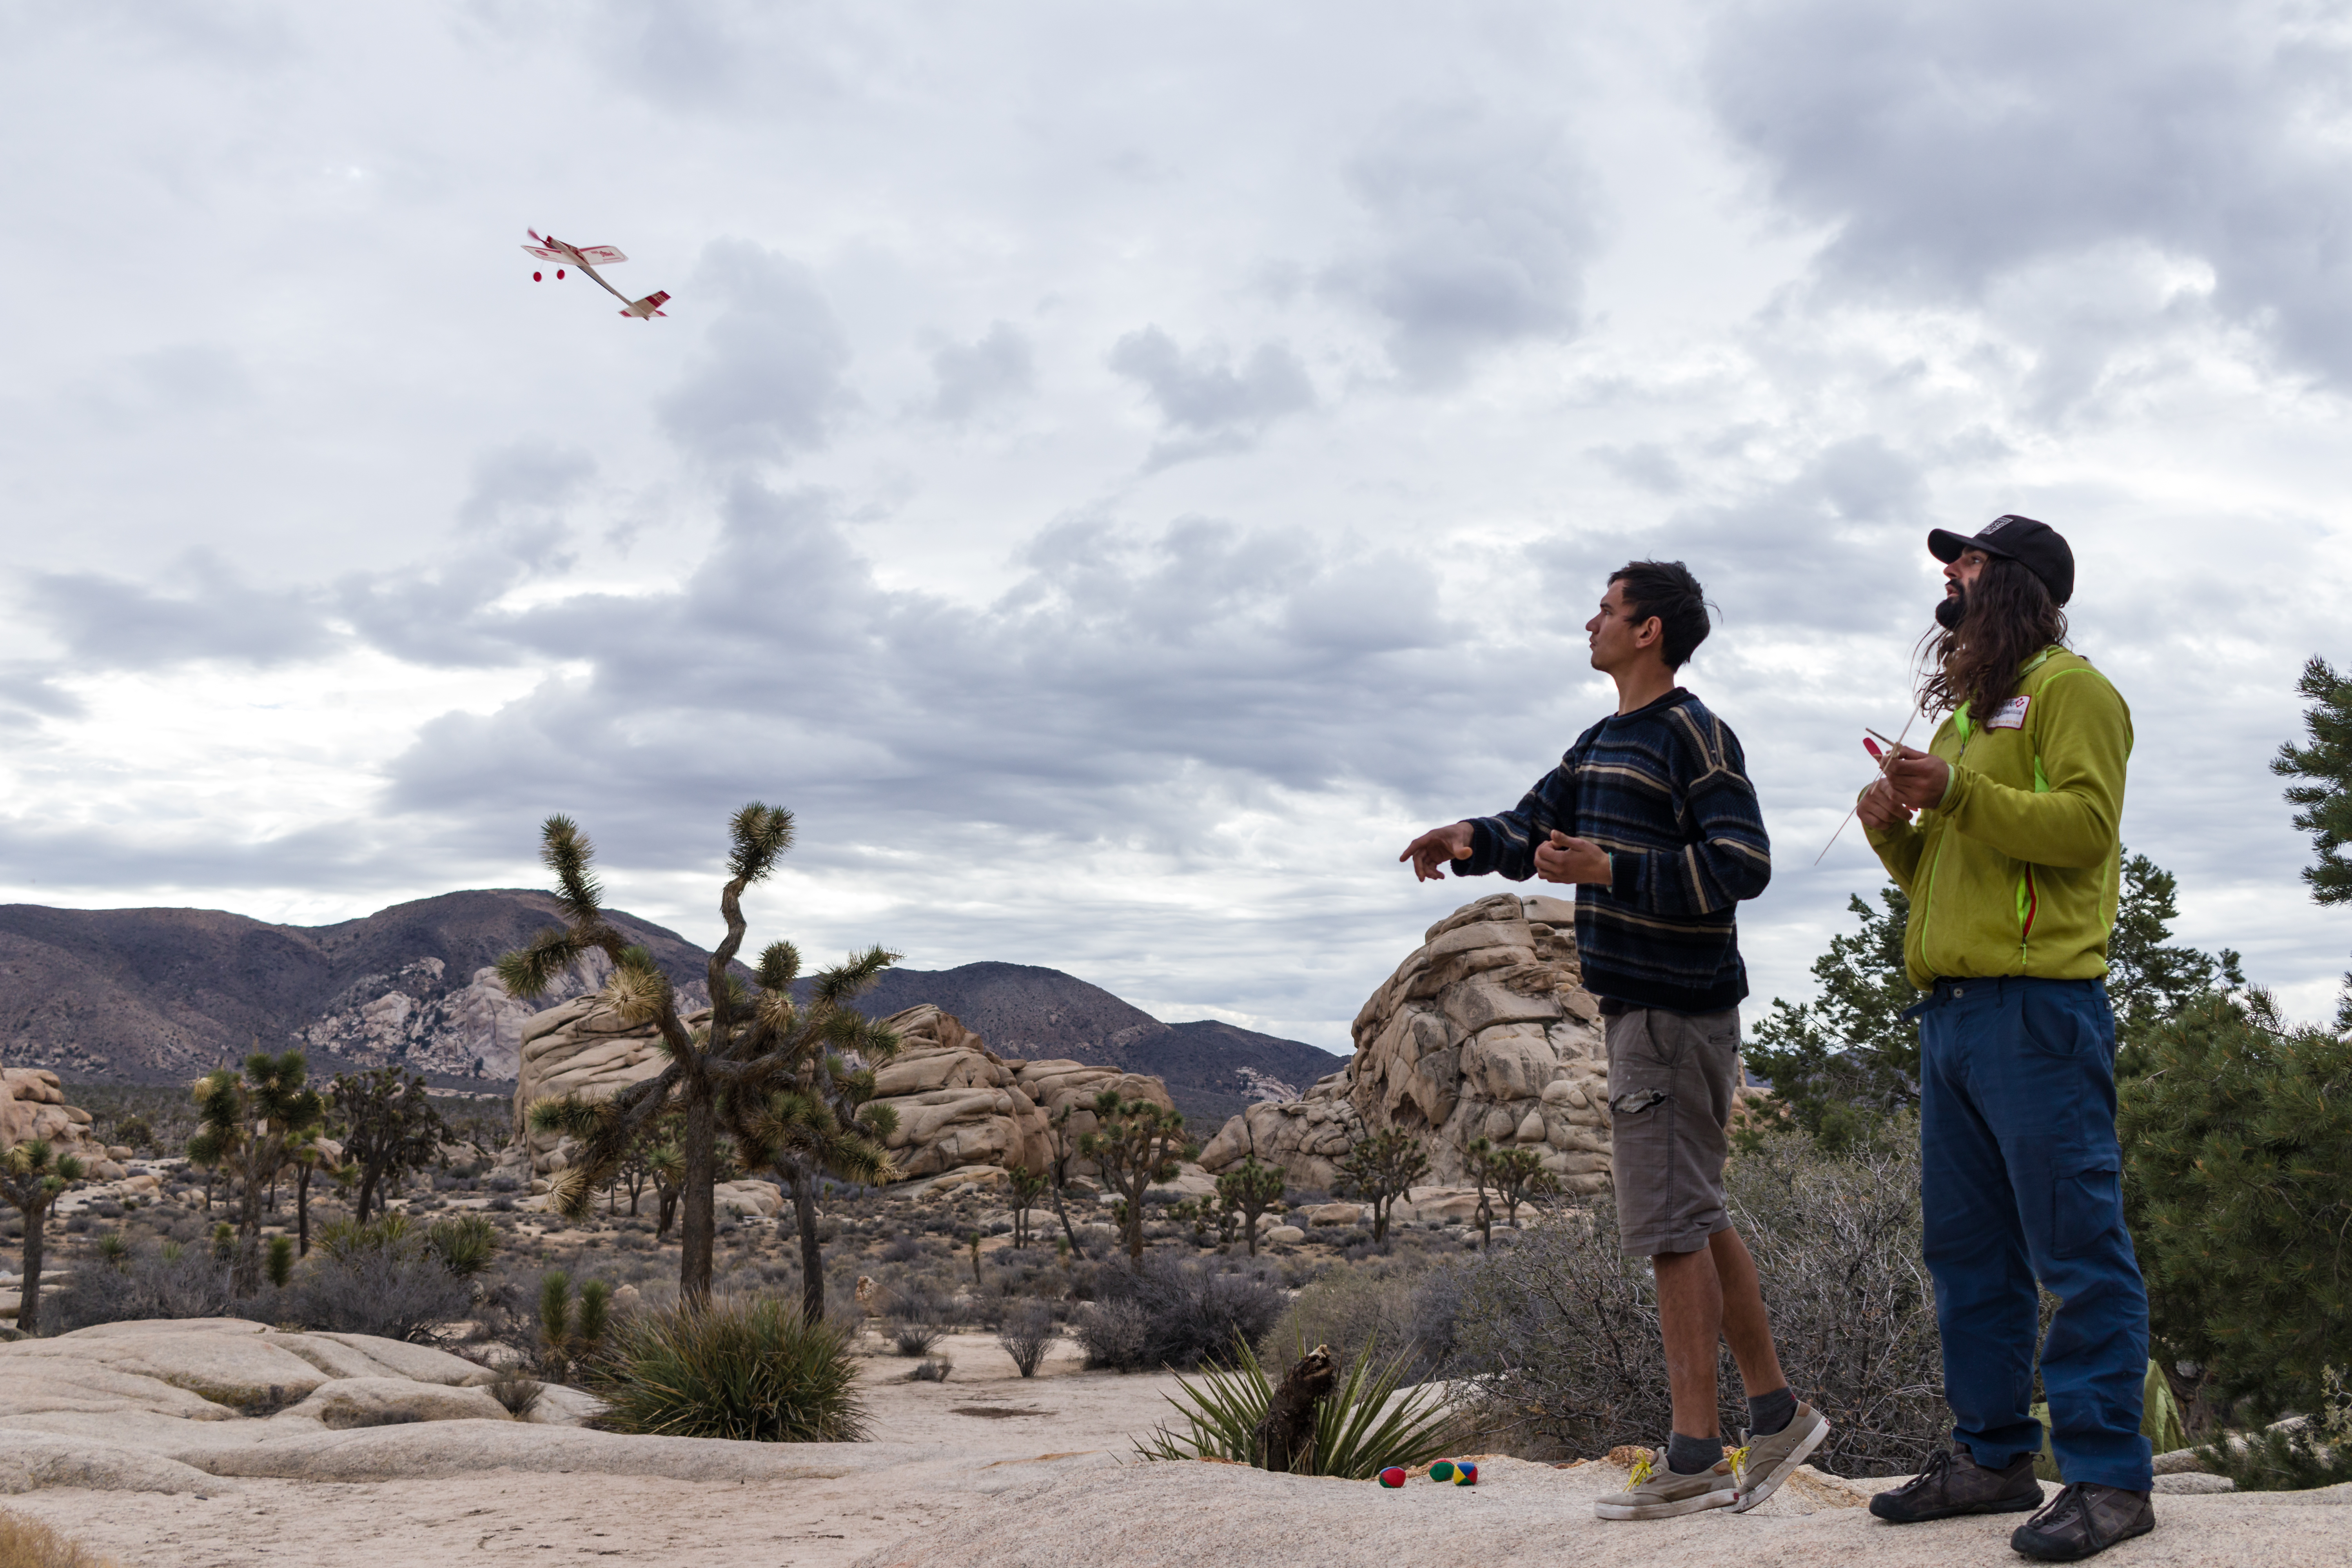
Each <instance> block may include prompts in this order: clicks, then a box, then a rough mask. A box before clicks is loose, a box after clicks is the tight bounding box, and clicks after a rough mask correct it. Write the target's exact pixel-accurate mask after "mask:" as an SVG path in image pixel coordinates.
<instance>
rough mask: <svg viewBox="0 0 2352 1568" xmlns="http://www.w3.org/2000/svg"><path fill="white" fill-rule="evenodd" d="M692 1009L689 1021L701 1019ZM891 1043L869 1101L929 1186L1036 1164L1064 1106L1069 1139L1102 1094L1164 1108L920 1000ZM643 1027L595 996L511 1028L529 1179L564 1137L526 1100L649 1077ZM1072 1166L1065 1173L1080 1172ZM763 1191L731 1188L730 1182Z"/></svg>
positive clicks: (1117, 1077) (1139, 1085)
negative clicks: (1035, 1055)
mask: <svg viewBox="0 0 2352 1568" xmlns="http://www.w3.org/2000/svg"><path fill="white" fill-rule="evenodd" d="M709 1017H710V1012H709V1008H704V1009H703V1010H701V1011H700V1012H698V1013H694V1014H691V1015H689V1016H688V1017H687V1019H686V1023H687V1026H688V1027H689V1028H692V1027H694V1026H698V1025H700V1024H704V1023H708V1022H709ZM883 1022H884V1024H885V1026H887V1027H888V1028H889V1029H891V1030H892V1031H893V1032H895V1033H896V1034H897V1035H898V1038H899V1041H900V1045H899V1049H898V1054H897V1055H896V1056H894V1057H893V1058H891V1059H890V1060H888V1061H887V1062H885V1063H883V1064H882V1065H881V1067H880V1068H878V1069H877V1071H876V1073H875V1091H876V1092H875V1100H876V1101H877V1103H879V1104H883V1105H887V1106H889V1107H890V1108H891V1109H892V1110H895V1111H896V1112H897V1113H898V1129H897V1131H894V1132H892V1133H891V1135H890V1141H889V1147H890V1152H891V1154H892V1156H893V1157H894V1158H895V1159H896V1160H897V1162H898V1169H899V1172H900V1173H901V1174H902V1175H903V1176H905V1177H907V1178H910V1179H913V1178H920V1179H924V1180H928V1181H929V1182H931V1184H932V1185H933V1187H934V1188H936V1189H939V1190H945V1189H947V1188H950V1187H954V1186H961V1185H969V1184H995V1183H999V1182H1002V1181H1003V1180H1004V1179H1005V1175H1006V1173H1007V1172H1008V1171H1009V1170H1010V1168H1011V1167H1013V1166H1014V1165H1026V1166H1028V1167H1029V1168H1030V1169H1031V1170H1033V1171H1040V1172H1042V1171H1044V1170H1045V1169H1046V1167H1047V1166H1048V1164H1049V1163H1051V1161H1052V1151H1051V1128H1052V1123H1053V1121H1054V1119H1055V1117H1056V1116H1057V1115H1059V1114H1060V1113H1061V1112H1062V1111H1063V1110H1064V1109H1065V1108H1067V1109H1068V1110H1069V1116H1068V1121H1067V1130H1068V1136H1069V1138H1070V1142H1071V1146H1072V1147H1073V1148H1075V1147H1076V1140H1077V1138H1079V1137H1080V1136H1083V1135H1084V1134H1085V1133H1087V1132H1090V1131H1093V1130H1094V1125H1095V1119H1094V1114H1093V1112H1092V1111H1090V1110H1087V1109H1086V1106H1087V1102H1089V1101H1091V1100H1093V1099H1094V1098H1095V1097H1096V1096H1097V1095H1098V1094H1100V1093H1101V1092H1102V1091H1103V1090H1104V1089H1117V1090H1118V1092H1119V1094H1120V1095H1121V1096H1122V1097H1123V1098H1126V1099H1129V1100H1150V1101H1152V1102H1153V1103H1155V1104H1158V1105H1161V1106H1168V1107H1170V1108H1171V1109H1173V1106H1172V1102H1171V1100H1169V1098H1168V1088H1167V1086H1166V1085H1165V1084H1163V1083H1161V1082H1160V1080H1159V1079H1156V1078H1147V1077H1144V1076H1142V1075H1139V1074H1136V1073H1126V1072H1121V1071H1119V1070H1118V1068H1112V1067H1102V1066H1097V1065H1095V1064H1092V1063H1087V1062H1076V1061H1065V1060H1058V1059H1055V1060H1038V1061H1027V1060H1023V1059H1020V1058H1005V1057H1000V1056H998V1055H997V1054H996V1053H995V1052H993V1051H992V1050H990V1049H989V1048H988V1046H987V1043H986V1042H985V1041H983V1040H982V1038H981V1037H980V1036H978V1035H976V1034H974V1033H973V1032H972V1031H971V1030H970V1029H968V1028H966V1027H964V1026H963V1024H962V1023H961V1021H960V1020H958V1019H957V1018H956V1017H955V1016H952V1015H951V1014H948V1013H943V1012H941V1011H940V1009H939V1008H937V1007H933V1006H929V1005H925V1006H920V1007H910V1008H908V1009H907V1010H906V1011H905V1012H902V1013H898V1014H894V1015H892V1016H890V1017H888V1018H887V1019H885V1020H884V1021H883ZM666 1059H667V1058H665V1057H664V1056H663V1054H662V1051H661V1049H660V1046H659V1043H658V1041H657V1040H656V1036H655V1031H654V1027H653V1026H652V1025H650V1024H635V1025H633V1024H627V1023H625V1022H623V1021H622V1019H621V1017H620V1016H619V1015H618V1014H617V1013H615V1012H614V1010H613V1009H612V1008H611V1007H609V1006H607V1005H605V1004H604V1001H603V1000H602V998H601V997H597V996H583V997H579V998H576V999H575V1000H573V1001H570V1002H566V1003H563V1004H562V1005H560V1006H555V1007H551V1008H549V1009H548V1010H547V1011H545V1012H543V1013H541V1014H540V1015H538V1016H536V1017H534V1018H532V1019H531V1020H530V1023H528V1024H526V1025H525V1026H523V1030H522V1043H521V1047H520V1066H519V1068H518V1071H517V1081H516V1086H515V1140H516V1147H517V1149H518V1151H519V1152H521V1153H524V1154H527V1155H528V1157H529V1159H530V1166H531V1173H532V1174H533V1175H534V1176H535V1177H538V1178H540V1179H541V1180H544V1179H545V1178H546V1177H548V1176H550V1175H551V1174H553V1173H555V1172H557V1171H560V1170H562V1169H563V1168H564V1166H565V1164H566V1163H568V1161H569V1158H570V1152H571V1151H570V1141H569V1140H568V1139H565V1138H562V1137H559V1136H555V1135H552V1134H549V1133H543V1132H537V1131H532V1130H531V1128H530V1107H531V1105H532V1104H533V1103H534V1102H536V1101H538V1100H552V1099H558V1098H561V1097H562V1096H566V1095H576V1096H578V1097H580V1098H581V1099H583V1100H604V1099H609V1098H610V1097H611V1096H613V1095H614V1094H617V1093H618V1092H620V1090H622V1089H625V1088H626V1087H627V1086H628V1085H630V1084H633V1083H636V1082H639V1081H641V1080H643V1079H649V1078H652V1077H655V1076H656V1075H657V1074H658V1073H659V1072H660V1071H661V1070H662V1068H663V1066H664V1065H665V1062H666ZM1091 1170H1092V1166H1091V1165H1090V1164H1088V1163H1085V1162H1079V1161H1073V1162H1072V1173H1074V1174H1075V1173H1087V1172H1091ZM730 1185H734V1186H750V1185H753V1184H750V1183H736V1184H730ZM757 1185H761V1186H768V1185H769V1184H765V1183H760V1184H757Z"/></svg>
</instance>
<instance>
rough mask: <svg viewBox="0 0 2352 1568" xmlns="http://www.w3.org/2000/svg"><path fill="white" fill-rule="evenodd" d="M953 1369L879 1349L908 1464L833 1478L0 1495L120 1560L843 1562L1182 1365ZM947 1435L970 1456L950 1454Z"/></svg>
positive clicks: (144, 1563)
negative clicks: (915, 1369)
mask: <svg viewBox="0 0 2352 1568" xmlns="http://www.w3.org/2000/svg"><path fill="white" fill-rule="evenodd" d="M940 1350H941V1351H943V1352H946V1353H947V1354H948V1355H949V1356H950V1357H951V1358H952V1360H953V1361H954V1363H955V1365H954V1371H953V1373H951V1374H950V1377H949V1379H948V1381H947V1382H945V1383H943V1384H941V1383H912V1382H908V1381H907V1380H906V1374H907V1372H908V1368H909V1367H911V1366H912V1365H913V1363H911V1362H908V1361H906V1360H904V1359H902V1358H900V1357H898V1356H896V1355H877V1356H874V1357H872V1358H870V1359H868V1360H867V1361H866V1363H865V1367H864V1376H863V1384H864V1387H865V1393H866V1402H867V1406H868V1409H869V1411H870V1412H871V1415H872V1417H873V1426H872V1431H871V1436H872V1437H873V1439H874V1441H875V1443H876V1445H877V1447H878V1448H889V1447H898V1446H906V1447H909V1448H916V1449H920V1450H921V1451H922V1452H921V1456H920V1457H915V1456H912V1455H910V1456H909V1458H908V1462H906V1463H903V1464H898V1465H892V1466H889V1467H887V1468H882V1469H879V1470H877V1471H875V1472H872V1473H868V1474H863V1475H857V1476H852V1477H846V1478H844V1479H837V1480H795V1481H789V1482H772V1483H760V1484H752V1483H737V1482H730V1483H697V1482H688V1481H675V1480H665V1479H656V1478H651V1477H637V1476H601V1475H592V1474H579V1475H564V1474H559V1475H546V1474H529V1475H526V1474H519V1473H516V1472H513V1471H491V1472H488V1473H487V1474H484V1475H482V1476H480V1477H478V1478H475V1479H437V1480H417V1481H375V1482H367V1483H363V1484H357V1485H344V1484H334V1483H322V1482H309V1481H286V1480H252V1479H247V1480H241V1481H238V1482H237V1483H236V1487H235V1489H234V1490H233V1491H231V1492H230V1493H229V1494H227V1495H225V1496H221V1497H215V1498H213V1499H210V1500H199V1499H195V1498H191V1497H175V1496H166V1495H162V1494H157V1493H150V1492H96V1491H82V1490H78V1489H58V1488H52V1489H43V1490H40V1491H36V1492H29V1493H26V1494H24V1495H22V1496H17V1497H11V1498H6V1499H0V1507H5V1508H8V1509H11V1510H15V1511H16V1512H19V1513H24V1514H29V1515H31V1516H33V1517H35V1518H37V1519H40V1520H43V1521H47V1523H49V1524H51V1525H53V1526H55V1527H56V1528H58V1529H59V1530H63V1531H68V1532H70V1533H71V1534H73V1535H74V1536H76V1537H77V1538H79V1540H81V1541H82V1542H84V1543H86V1544H88V1545H89V1546H91V1547H94V1548H96V1549H98V1550H100V1551H102V1552H109V1553H110V1554H112V1555H113V1556H115V1557H116V1558H117V1559H119V1560H120V1561H121V1563H123V1564H124V1568H181V1565H184V1568H244V1565H247V1564H273V1565H277V1564H282V1565H286V1568H298V1565H299V1568H312V1565H315V1568H342V1565H345V1564H349V1565H352V1568H362V1565H364V1568H404V1565H405V1564H410V1563H415V1564H419V1565H421V1568H455V1565H458V1564H467V1563H518V1562H525V1561H529V1562H534V1563H553V1562H569V1561H572V1560H574V1559H593V1558H605V1557H611V1558H620V1559H624V1560H625V1561H627V1562H629V1563H633V1564H634V1563H642V1564H646V1568H669V1565H672V1564H675V1565H677V1568H689V1565H699V1564H707V1563H722V1562H723V1563H729V1564H740V1565H743V1568H768V1565H775V1568H784V1565H790V1568H835V1565H838V1564H846V1563H853V1562H855V1561H856V1559H858V1558H859V1557H862V1556H864V1555H866V1554H867V1553H868V1552H872V1551H874V1550H875V1549H876V1548H877V1547H881V1546H884V1545H887V1544H888V1543H890V1542H895V1541H898V1539H900V1538H901V1537H903V1536H905V1535H907V1534H908V1533H909V1532H911V1531H915V1530H917V1529H919V1527H921V1526H923V1525H925V1524H927V1523H929V1522H931V1521H935V1520H938V1519H940V1518H942V1517H944V1516H946V1515H948V1514H951V1513H953V1512H955V1511H957V1510H961V1509H964V1508H967V1507H970V1506H971V1505H972V1504H974V1503H976V1502H980V1501H983V1500H986V1499H987V1498H988V1497H990V1496H992V1495H993V1494H994V1493H996V1492H999V1491H1002V1490H1005V1489H1010V1488H1013V1487H1014V1486H1017V1485H1020V1484H1023V1483H1024V1482H1028V1481H1031V1480H1033V1479H1034V1478H1036V1477H1038V1476H1039V1475H1041V1474H1044V1473H1049V1472H1055V1471H1060V1470H1065V1469H1067V1468H1072V1467H1073V1466H1076V1465H1081V1464H1108V1463H1110V1462H1111V1460H1112V1456H1113V1455H1117V1456H1118V1457H1120V1458H1127V1457H1130V1456H1131V1454H1132V1450H1133V1440H1132V1435H1136V1434H1141V1433H1145V1432H1148V1431H1150V1428H1151V1426H1153V1424H1154V1423H1156V1422H1158V1421H1159V1420H1160V1419H1161V1418H1162V1417H1163V1416H1165V1415H1168V1414H1170V1412H1169V1408H1168V1405H1167V1404H1166V1403H1165V1399H1164V1395H1165V1394H1167V1393H1169V1392H1171V1391H1172V1390H1173V1389H1174V1388H1175V1385H1176V1380H1175V1379H1174V1378H1173V1377H1171V1376H1166V1375H1160V1376H1141V1375H1130V1376H1121V1375H1119V1374H1118V1373H1088V1372H1082V1371H1080V1370H1079V1356H1078V1352H1077V1350H1076V1347H1075V1346H1072V1345H1070V1344H1068V1343H1063V1344H1060V1345H1057V1346H1055V1349H1054V1351H1053V1352H1052V1353H1051V1354H1049V1355H1048V1357H1047V1358H1046V1361H1045V1364H1044V1365H1043V1366H1041V1367H1040V1368H1039V1369H1038V1373H1037V1376H1036V1377H1034V1378H1032V1379H1026V1380H1024V1379H1023V1378H1022V1377H1020V1376H1019V1375H1018V1374H1017V1373H1015V1372H1014V1371H1013V1363H1012V1360H1011V1358H1009V1357H1008V1356H1006V1355H1005V1353H1004V1352H1003V1351H1001V1350H999V1349H998V1348H997V1346H996V1342H995V1340H994V1338H993V1337H992V1336H990V1335H986V1334H957V1335H952V1336H950V1338H949V1339H947V1340H946V1341H943V1342H941V1344H940ZM941 1445H946V1446H948V1447H950V1449H951V1450H953V1451H954V1452H955V1454H956V1456H957V1457H955V1458H946V1459H942V1458H937V1457H936V1456H937V1455H938V1453H939V1450H940V1446H941Z"/></svg>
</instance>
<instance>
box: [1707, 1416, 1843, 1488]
mask: <svg viewBox="0 0 2352 1568" xmlns="http://www.w3.org/2000/svg"><path fill="white" fill-rule="evenodd" d="M1829 1435H1830V1424H1829V1418H1828V1417H1827V1416H1825V1415H1822V1413H1821V1412H1820V1411H1818V1410H1816V1409H1814V1408H1813V1407H1812V1406H1811V1405H1798V1406H1797V1413H1796V1414H1795V1415H1791V1416H1790V1417H1789V1424H1788V1425H1787V1426H1783V1427H1781V1428H1780V1430H1779V1431H1778V1432H1775V1433H1772V1434H1771V1435H1770V1436H1764V1437H1759V1436H1755V1435H1754V1434H1752V1433H1751V1434H1749V1435H1748V1445H1747V1447H1741V1448H1734V1449H1733V1450H1731V1452H1730V1453H1729V1454H1727V1455H1726V1456H1725V1458H1727V1460H1728V1461H1729V1462H1730V1465H1731V1473H1732V1475H1733V1476H1735V1477H1736V1478H1738V1482H1739V1500H1738V1502H1736V1503H1733V1504H1732V1505H1731V1511H1732V1512H1734V1513H1746V1512H1747V1511H1748V1510H1749V1509H1751V1508H1754V1507H1755V1506H1756V1505H1757V1504H1758V1503H1759V1502H1762V1501H1763V1500H1765V1499H1766V1498H1768V1497H1770V1496H1771V1495H1772V1494H1773V1493H1774V1492H1775V1491H1778V1490H1779V1489H1780V1483H1781V1482H1782V1481H1785V1480H1787V1479H1789V1478H1790V1476H1791V1475H1793V1474H1795V1473H1796V1468H1797V1467H1798V1466H1799V1465H1801V1464H1803V1463H1804V1462H1805V1460H1806V1459H1807V1458H1811V1455H1812V1451H1813V1450H1814V1449H1816V1448H1818V1447H1821V1446H1822V1438H1824V1437H1826V1436H1829Z"/></svg>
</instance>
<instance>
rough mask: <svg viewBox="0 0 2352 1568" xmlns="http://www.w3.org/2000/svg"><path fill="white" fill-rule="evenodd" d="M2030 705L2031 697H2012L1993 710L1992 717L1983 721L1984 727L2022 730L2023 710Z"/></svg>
mask: <svg viewBox="0 0 2352 1568" xmlns="http://www.w3.org/2000/svg"><path fill="white" fill-rule="evenodd" d="M2032 706H2033V699H2032V698H2031V697H2012V698H2011V699H2010V700H2008V701H2006V702H2004V703H2002V704H2001V705H2000V707H1999V708H1996V709H1994V710H1993V715H1992V717H1991V718H1990V719H1988V720H1986V721H1985V728H1986V729H1988V730H2022V729H2024V728H2025V710H2027V709H2028V708H2031V707H2032Z"/></svg>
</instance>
